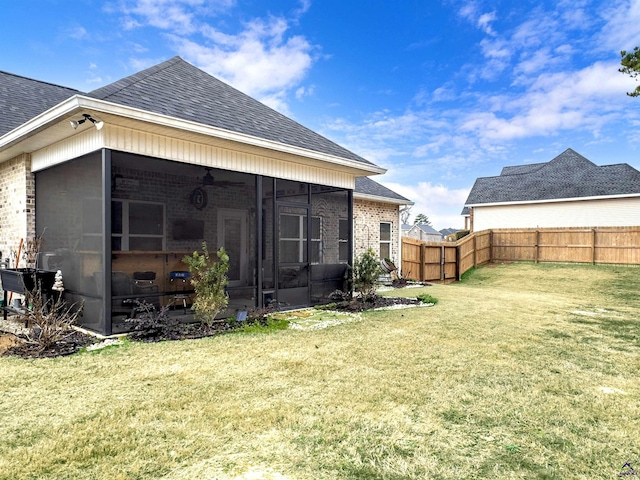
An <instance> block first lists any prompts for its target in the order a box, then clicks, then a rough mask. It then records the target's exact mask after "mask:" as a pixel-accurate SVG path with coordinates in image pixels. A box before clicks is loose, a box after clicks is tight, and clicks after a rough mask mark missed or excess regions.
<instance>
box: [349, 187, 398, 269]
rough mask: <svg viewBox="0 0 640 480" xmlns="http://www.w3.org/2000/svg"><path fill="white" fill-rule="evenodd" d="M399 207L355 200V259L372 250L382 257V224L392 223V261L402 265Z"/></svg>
mask: <svg viewBox="0 0 640 480" xmlns="http://www.w3.org/2000/svg"><path fill="white" fill-rule="evenodd" d="M399 214H400V210H399V206H398V205H394V204H389V203H382V202H373V201H370V200H362V199H358V198H355V199H354V201H353V217H354V219H353V228H354V231H353V237H354V244H355V245H354V258H357V257H358V256H359V255H361V254H362V253H364V252H365V251H366V250H367V248H369V247H370V248H372V249H373V251H374V252H375V253H376V255H378V256H379V255H380V223H381V222H388V223H391V260H392V261H393V262H394V263H396V265H398V264H399V263H400V247H399V243H400V242H399V235H400V233H399V232H400V225H399Z"/></svg>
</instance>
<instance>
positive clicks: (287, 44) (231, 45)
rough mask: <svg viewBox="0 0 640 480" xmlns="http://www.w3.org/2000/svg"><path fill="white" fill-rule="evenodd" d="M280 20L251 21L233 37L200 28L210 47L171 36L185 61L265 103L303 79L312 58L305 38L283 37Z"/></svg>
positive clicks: (285, 26) (284, 30)
mask: <svg viewBox="0 0 640 480" xmlns="http://www.w3.org/2000/svg"><path fill="white" fill-rule="evenodd" d="M287 28H288V25H287V22H286V20H284V19H282V18H270V19H269V20H268V21H263V20H254V21H252V22H249V23H248V24H246V25H245V29H244V30H243V31H241V32H239V33H238V34H236V35H229V34H225V33H222V32H220V31H218V30H216V29H214V28H212V27H206V28H204V29H203V34H204V35H205V36H206V37H207V38H209V39H211V40H212V41H213V43H212V44H211V45H203V44H200V43H196V42H194V41H192V40H189V39H187V38H184V37H180V36H177V35H172V36H171V38H172V40H173V42H174V46H175V48H176V49H177V51H178V52H179V54H180V55H181V56H183V57H184V58H185V59H186V60H187V61H190V62H192V63H194V64H196V65H197V66H198V67H200V68H202V69H203V70H205V71H207V72H209V73H210V74H212V75H214V76H216V77H218V78H220V79H222V80H224V81H226V82H228V83H230V84H231V85H233V86H234V87H236V88H237V89H239V90H241V91H242V92H245V93H247V94H248V95H252V96H255V97H257V98H258V99H261V100H265V101H266V99H267V98H271V99H272V100H273V98H274V95H275V96H277V97H279V98H280V99H283V98H284V94H285V92H286V91H288V90H290V89H292V88H294V87H295V86H296V85H297V84H299V82H300V81H301V80H302V79H303V78H304V77H305V75H306V74H307V72H308V71H309V69H310V68H311V65H312V64H313V61H314V58H313V56H312V51H313V47H312V45H310V44H309V43H308V42H307V40H306V39H305V38H304V37H301V36H296V35H294V36H291V37H286V35H285V33H286V31H287Z"/></svg>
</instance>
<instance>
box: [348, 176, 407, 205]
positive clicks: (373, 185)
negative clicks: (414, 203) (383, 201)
mask: <svg viewBox="0 0 640 480" xmlns="http://www.w3.org/2000/svg"><path fill="white" fill-rule="evenodd" d="M354 192H355V193H362V194H364V195H373V196H375V197H384V198H389V199H394V200H400V201H406V202H407V203H411V200H409V199H408V198H405V197H403V196H402V195H400V194H397V193H396V192H394V191H393V190H390V189H388V188H387V187H385V186H384V185H380V184H379V183H378V182H376V181H374V180H371V179H370V178H369V177H356V187H355V190H354Z"/></svg>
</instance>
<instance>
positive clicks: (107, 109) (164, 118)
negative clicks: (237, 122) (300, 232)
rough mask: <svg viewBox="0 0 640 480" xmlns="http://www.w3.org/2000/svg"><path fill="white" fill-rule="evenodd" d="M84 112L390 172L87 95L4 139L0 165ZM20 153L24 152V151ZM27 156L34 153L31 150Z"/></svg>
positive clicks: (362, 171)
mask: <svg viewBox="0 0 640 480" xmlns="http://www.w3.org/2000/svg"><path fill="white" fill-rule="evenodd" d="M81 111H82V112H83V113H84V111H89V112H90V113H91V114H92V115H96V116H99V115H101V114H102V115H109V116H115V117H119V118H122V119H127V120H129V121H137V122H142V123H145V124H151V125H156V126H159V127H168V128H171V129H177V130H183V131H187V132H190V133H194V134H199V135H205V136H208V137H213V138H217V139H220V140H227V141H231V142H236V143H239V144H244V145H250V146H254V147H258V148H264V149H267V150H272V151H277V152H282V153H286V154H291V155H295V156H297V157H301V158H307V159H311V160H315V161H321V162H324V163H328V164H331V165H334V166H335V168H336V169H340V170H348V171H350V172H352V173H353V174H354V175H358V176H362V175H375V174H383V173H385V172H386V169H384V168H382V167H378V166H377V165H373V164H367V163H363V162H357V161H354V160H350V159H347V158H342V157H337V156H334V155H329V154H325V153H321V152H317V151H314V150H309V149H305V148H301V147H295V146H291V145H287V144H283V143H279V142H274V141H271V140H266V139H262V138H258V137H254V136H251V135H246V134H242V133H237V132H233V131H230V130H225V129H221V128H217V127H212V126H209V125H204V124H200V123H196V122H192V121H188V120H182V119H179V118H175V117H171V116H168V115H163V114H159V113H154V112H149V111H146V110H141V109H137V108H132V107H128V106H124V105H119V104H115V103H111V102H105V101H104V100H98V99H94V98H91V97H87V96H84V95H74V96H73V97H70V98H69V99H67V100H65V101H63V102H61V103H59V104H58V105H56V106H54V107H53V108H51V109H49V110H47V111H45V112H43V113H41V114H40V115H38V116H36V117H34V118H33V119H31V120H29V121H28V122H26V123H24V124H22V125H20V126H19V127H17V128H15V129H14V130H12V131H10V132H8V133H6V134H5V135H3V136H2V137H0V162H2V161H5V160H8V159H10V158H13V157H14V156H15V155H16V151H15V149H12V148H11V147H15V146H18V145H19V144H20V143H21V142H23V141H24V140H26V139H28V138H30V137H33V136H35V135H37V134H38V133H39V132H42V131H44V130H46V129H47V128H49V127H51V126H53V125H55V124H56V123H60V122H61V121H63V120H66V119H65V117H69V116H71V115H74V114H76V113H79V112H81ZM100 120H104V121H105V122H107V121H108V119H103V118H100ZM74 133H75V131H74V130H72V129H71V128H69V131H68V132H66V133H65V134H64V135H66V136H67V137H70V136H72V135H73V134H74ZM63 138H64V137H61V138H58V140H61V139H63ZM18 153H24V152H22V151H21V152H18ZM27 153H30V152H28V151H27Z"/></svg>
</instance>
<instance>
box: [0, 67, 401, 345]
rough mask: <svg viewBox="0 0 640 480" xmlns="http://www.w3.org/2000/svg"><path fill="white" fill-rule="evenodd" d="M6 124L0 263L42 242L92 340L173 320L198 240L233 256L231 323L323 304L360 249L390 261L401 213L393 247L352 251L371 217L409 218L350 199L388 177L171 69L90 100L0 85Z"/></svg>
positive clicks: (12, 80) (185, 71) (25, 83)
mask: <svg viewBox="0 0 640 480" xmlns="http://www.w3.org/2000/svg"><path fill="white" fill-rule="evenodd" d="M0 109H1V111H2V116H0V213H1V214H2V215H0V251H2V252H3V256H4V257H8V256H9V253H10V251H12V250H13V251H15V250H16V249H17V247H18V243H19V241H20V239H29V238H32V237H33V236H34V235H35V234H36V232H37V233H39V234H40V233H42V232H44V237H45V245H44V249H43V252H42V256H41V259H40V266H42V267H46V268H48V269H61V270H62V271H63V275H64V285H65V288H66V290H65V298H66V299H67V300H69V301H71V302H82V303H83V304H84V316H83V317H82V325H83V326H84V327H86V328H89V329H91V330H94V331H96V332H99V333H102V334H111V333H114V332H116V331H119V330H120V329H121V328H122V327H123V325H124V323H123V319H124V318H126V317H127V316H130V315H131V310H132V308H131V305H132V303H131V299H135V298H149V299H151V300H152V301H153V302H157V303H161V304H168V303H172V302H177V303H179V304H180V309H179V310H176V311H175V312H174V313H176V314H178V313H182V302H183V300H182V291H183V290H185V289H188V288H189V284H188V282H187V281H186V280H185V279H184V278H183V276H184V275H183V274H182V273H180V272H182V271H184V270H186V266H185V265H184V264H183V263H182V262H181V259H182V258H183V256H184V255H185V254H189V253H191V252H193V251H194V250H196V249H199V248H200V247H201V246H202V242H203V241H206V242H207V244H208V245H209V248H210V250H212V251H215V250H216V249H217V248H218V247H220V246H224V247H225V249H226V250H227V252H228V253H229V256H230V270H229V286H228V295H229V300H230V305H231V306H232V308H234V309H247V308H252V307H261V306H264V305H267V304H271V303H272V302H276V303H277V305H278V306H280V307H281V308H294V307H297V306H306V305H313V304H317V303H322V302H326V301H327V295H328V293H329V292H331V291H333V290H335V289H336V288H343V286H344V277H345V271H346V268H347V265H348V264H350V263H351V262H352V260H353V251H354V247H355V248H356V249H358V248H360V246H359V245H355V243H366V244H369V243H370V242H373V243H374V244H373V245H371V246H374V247H375V248H377V249H378V251H379V249H380V248H383V249H384V248H389V249H390V251H391V254H392V255H394V251H393V250H394V245H395V242H394V241H393V235H394V230H393V228H394V227H393V222H394V221H395V222H397V215H395V214H394V215H390V216H389V217H388V219H387V217H385V221H389V222H390V223H391V225H392V226H391V232H390V238H391V240H389V242H390V243H389V244H388V245H389V246H387V243H384V244H383V242H387V240H386V238H387V237H386V231H385V232H384V238H385V239H384V240H383V239H382V238H380V235H379V231H378V230H377V229H379V228H380V225H379V224H378V223H376V224H375V226H373V224H372V223H367V225H371V226H370V227H369V232H368V233H369V236H368V237H367V240H366V242H365V241H364V240H360V239H359V240H358V241H357V242H353V236H352V235H353V234H352V232H353V222H354V220H353V219H354V217H355V219H356V220H355V222H356V225H357V228H356V231H357V235H361V233H360V232H361V230H362V228H361V227H364V224H365V222H364V221H363V220H361V219H360V217H361V216H362V215H363V214H364V213H361V212H366V211H368V210H367V209H368V208H370V204H376V202H377V203H379V204H380V205H381V206H380V211H379V212H380V213H379V219H382V217H383V213H382V212H383V210H384V204H385V202H386V204H387V206H390V207H389V212H391V210H393V211H394V212H397V208H398V205H402V204H405V203H406V199H401V198H394V197H393V196H391V197H390V198H386V199H385V196H384V195H378V193H379V192H378V190H377V188H379V187H376V190H375V191H373V192H372V191H370V190H369V187H370V188H373V187H371V185H373V184H369V187H368V186H367V183H368V182H367V181H366V180H365V181H364V182H363V185H364V187H363V188H362V189H356V192H357V193H356V194H354V188H355V187H356V182H360V181H361V180H358V179H359V177H366V176H367V175H372V174H380V173H384V171H385V170H384V169H383V168H380V167H378V166H376V165H374V164H372V163H371V162H369V161H367V160H365V159H364V158H362V157H360V156H358V155H356V154H355V153H353V152H350V151H349V150H346V149H345V148H342V147H341V146H339V145H337V144H335V143H333V142H331V141H330V140H328V139H326V138H324V137H322V136H321V135H318V134H317V133H315V132H313V131H311V130H309V129H307V128H305V127H303V126H301V125H300V124H298V123H296V122H294V121H293V120H291V119H289V118H287V117H286V116H284V115H282V114H280V113H278V112H276V111H274V110H272V109H270V108H268V107H266V106H265V105H263V104H262V103H260V102H258V101H256V100H254V99H252V98H251V97H248V96H247V95H244V94H243V93H241V92H239V91H237V90H235V89H234V88H232V87H230V86H228V85H226V84H224V83H223V82H220V81H219V80H217V79H216V78H214V77H212V76H210V75H208V74H207V73H205V72H203V71H202V70H199V69H198V68H196V67H194V66H192V65H190V64H189V63H187V62H185V61H183V60H182V59H181V58H179V57H174V58H172V59H170V60H168V61H166V62H163V63H160V64H159V65H156V66H154V67H151V68H148V69H146V70H144V71H142V72H139V73H136V74H134V75H131V76H129V77H126V78H123V79H121V80H118V81H116V82H114V83H112V84H110V85H107V86H105V87H102V88H99V89H97V90H94V91H92V92H89V93H83V92H79V91H76V90H73V89H69V88H65V87H61V86H57V85H52V84H48V83H46V82H41V81H38V80H33V79H28V78H24V77H21V76H18V75H13V74H10V73H5V72H0ZM374 183H375V182H374ZM380 187H381V186H380ZM382 188H384V187H382ZM376 192H378V193H376ZM354 196H355V197H357V201H356V202H355V206H354V200H353V198H354ZM356 209H357V212H358V213H356V211H355V210H356ZM372 218H373V217H371V218H367V219H366V222H372V221H373V220H372ZM376 222H378V220H376ZM379 223H380V224H381V223H382V220H380V221H379ZM396 234H397V235H399V233H396ZM357 238H360V237H357ZM20 266H24V265H20ZM185 312H186V308H185Z"/></svg>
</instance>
